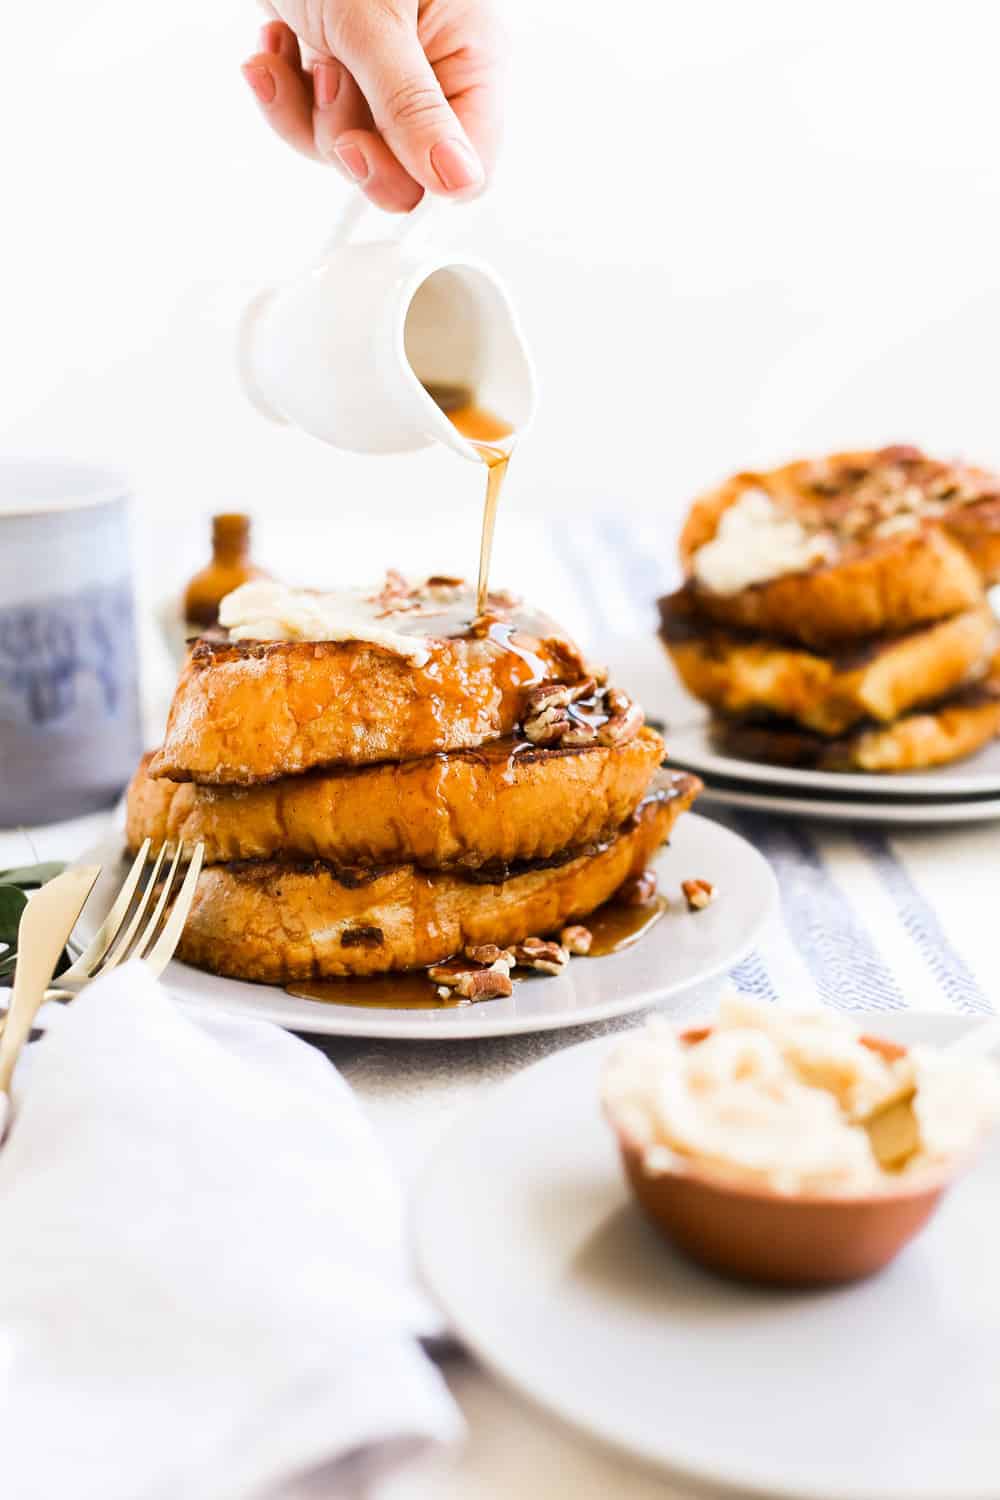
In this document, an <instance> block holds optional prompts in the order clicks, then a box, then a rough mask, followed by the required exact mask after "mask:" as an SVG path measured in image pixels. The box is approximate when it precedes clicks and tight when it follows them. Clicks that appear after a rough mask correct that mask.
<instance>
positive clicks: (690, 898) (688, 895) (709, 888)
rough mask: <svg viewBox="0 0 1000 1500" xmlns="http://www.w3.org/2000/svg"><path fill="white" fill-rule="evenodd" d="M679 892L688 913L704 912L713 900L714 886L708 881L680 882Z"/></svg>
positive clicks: (714, 894)
mask: <svg viewBox="0 0 1000 1500" xmlns="http://www.w3.org/2000/svg"><path fill="white" fill-rule="evenodd" d="M681 890H682V891H683V892H684V899H685V900H686V901H687V904H688V910H689V911H704V909H705V907H706V906H710V905H711V904H712V902H713V901H714V900H715V896H716V890H715V886H714V885H713V884H712V882H711V881H710V880H682V881H681Z"/></svg>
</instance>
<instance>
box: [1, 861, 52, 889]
mask: <svg viewBox="0 0 1000 1500" xmlns="http://www.w3.org/2000/svg"><path fill="white" fill-rule="evenodd" d="M65 868H66V866H65V865H64V864H62V863H61V862H60V861H59V860H57V859H50V860H48V861H46V863H44V864H40V865H20V866H19V867H18V868H17V869H16V870H0V882H2V883H3V884H4V885H19V886H20V887H21V889H22V890H24V891H30V890H34V888H35V887H36V886H39V885H45V884H46V882H47V881H49V880H55V878H56V876H57V875H61V874H62V872H63V870H65Z"/></svg>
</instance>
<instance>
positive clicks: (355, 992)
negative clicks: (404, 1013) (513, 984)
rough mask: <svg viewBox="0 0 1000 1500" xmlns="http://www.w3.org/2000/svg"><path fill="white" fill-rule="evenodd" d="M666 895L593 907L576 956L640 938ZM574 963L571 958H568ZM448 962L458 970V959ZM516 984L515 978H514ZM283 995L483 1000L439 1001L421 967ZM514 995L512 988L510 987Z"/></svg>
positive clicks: (603, 953)
mask: <svg viewBox="0 0 1000 1500" xmlns="http://www.w3.org/2000/svg"><path fill="white" fill-rule="evenodd" d="M667 905H668V903H667V898H666V897H665V896H656V897H654V898H653V900H652V901H647V902H644V903H643V905H642V906H620V905H617V904H616V903H615V902H613V901H609V902H607V903H606V904H605V905H604V906H601V907H598V909H597V911H595V912H594V913H593V914H592V915H591V916H589V917H586V918H585V919H584V920H583V922H582V923H581V924H580V925H582V926H584V927H587V928H589V929H590V931H591V932H592V933H593V935H594V941H593V943H592V944H591V948H590V952H589V953H587V954H580V955H578V956H579V957H581V958H583V957H586V958H606V957H607V956H608V954H611V953H620V952H622V950H623V949H625V948H631V947H633V946H634V945H635V944H636V943H638V942H640V941H641V939H642V938H644V937H645V936H646V934H647V933H648V932H649V931H650V930H651V929H652V928H653V927H655V926H656V924H657V922H658V921H659V920H660V918H661V917H662V916H663V913H664V912H665V911H666V910H667ZM570 962H571V963H576V962H577V959H576V958H573V959H571V960H570ZM449 963H450V964H451V965H452V966H453V967H454V968H455V969H456V970H460V969H461V968H462V967H463V965H462V962H461V960H460V959H450V960H449ZM521 973H522V975H523V976H524V977H530V978H533V979H536V980H542V979H546V978H549V977H551V976H549V975H542V974H537V975H533V974H530V971H525V970H522V971H521ZM518 982H521V981H520V980H519V981H518ZM285 993H286V994H287V995H294V996H295V997H296V998H297V999H300V1000H319V1001H321V1002H322V1003H323V1004H324V1005H357V1006H360V1007H362V1008H364V1007H370V1008H373V1009H383V1010H455V1009H456V1008H457V1007H458V1006H460V1005H473V1004H479V1005H485V1004H487V1003H488V1002H486V1001H483V1000H480V1001H472V1000H463V999H461V998H460V997H459V996H457V995H452V994H450V995H449V996H448V997H447V998H446V999H442V998H441V996H440V995H439V994H438V987H437V985H436V984H434V983H433V982H432V981H431V980H430V979H428V978H427V975H426V973H425V972H424V970H422V969H419V970H417V971H416V972H412V973H407V974H376V975H374V976H373V977H372V978H371V979H316V980H304V981H303V982H302V983H300V984H288V985H286V986H285ZM515 993H516V991H515Z"/></svg>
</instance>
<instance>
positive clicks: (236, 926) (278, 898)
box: [178, 771, 701, 984]
mask: <svg viewBox="0 0 1000 1500" xmlns="http://www.w3.org/2000/svg"><path fill="white" fill-rule="evenodd" d="M700 788H701V783H700V782H699V780H698V778H697V777H696V776H690V775H687V774H686V773H683V772H677V771H673V772H659V773H657V777H656V778H655V783H654V786H653V787H652V788H651V789H650V793H649V795H648V797H647V798H646V799H645V800H644V801H643V802H642V803H641V804H640V805H639V807H638V808H637V809H636V811H635V812H634V813H633V814H632V815H631V817H630V818H629V819H627V820H626V822H625V823H624V825H623V826H622V828H621V829H620V830H619V831H618V832H617V834H616V836H615V837H614V838H612V839H611V841H610V842H609V843H607V844H605V845H603V846H598V847H596V848H594V849H593V850H590V851H588V852H586V853H583V854H576V855H575V857H573V858H571V859H569V860H566V861H565V862H559V861H558V860H556V861H555V862H552V861H550V862H548V863H546V864H545V865H544V866H542V867H536V868H532V867H530V866H529V867H528V868H523V869H522V870H521V872H518V871H517V870H515V871H512V872H511V874H510V875H509V877H508V878H507V879H506V880H503V881H500V882H492V881H487V882H482V881H476V880H471V879H469V878H468V876H459V875H455V874H451V873H440V872H438V873H429V872H426V871H422V870H419V869H417V868H416V867H415V866H414V865H412V864H400V865H394V866H392V867H391V868H388V869H371V870H368V871H358V870H345V869H338V868H337V867H335V866H332V865H327V864H319V863H316V864H311V865H310V864H307V865H296V864H283V863H280V862H277V861H264V862H260V863H245V864H234V865H210V866H207V867H206V868H205V869H204V870H202V873H201V875H200V877H199V880H198V887H197V892H196V895H195V900H194V905H193V907H192V909H191V914H190V916H189V917H188V920H187V924H186V926H185V928H184V932H183V935H182V937H181V942H180V948H179V950H178V957H179V958H181V959H182V960H183V961H184V962H186V963H189V964H193V965H194V966H195V967H197V968H202V969H208V970H210V971H212V972H213V973H216V974H225V975H228V976H229V977H231V978H234V979H247V980H254V981H258V982H261V983H265V984H285V983H289V982H291V981H294V980H303V979H322V978H343V977H346V976H348V975H358V976H361V975H371V974H385V973H391V972H395V971H399V970H406V969H418V968H423V967H425V966H426V965H429V964H434V963H439V962H442V961H443V960H444V959H446V958H449V957H450V956H451V955H453V954H455V953H461V952H462V950H463V949H464V948H465V947H466V946H468V945H472V944H474V945H480V944H486V943H496V944H498V945H500V946H504V945H506V944H508V943H516V942H521V941H523V940H524V939H525V938H527V937H533V936H537V935H542V934H545V933H549V932H554V931H556V930H557V929H558V928H559V927H561V926H562V925H563V924H564V923H566V922H571V921H574V920H576V919H578V918H583V917H586V916H588V915H589V914H590V913H591V912H592V911H594V910H595V909H596V908H597V907H598V906H601V905H602V904H603V903H604V902H605V901H607V900H608V899H609V897H611V896H612V895H613V894H614V892H615V891H616V890H617V889H618V887H619V886H620V885H621V884H622V883H623V882H624V881H625V880H627V879H628V878H629V877H630V876H632V875H635V874H639V873H640V872H641V871H642V870H644V869H645V867H646V865H647V863H648V861H649V860H650V858H651V857H652V855H653V854H654V853H655V852H656V850H657V849H658V848H659V846H660V845H661V844H662V843H664V841H665V840H666V839H667V838H668V837H669V834H670V830H671V829H672V828H673V826H674V824H675V822H676V821H677V819H678V817H679V816H680V815H681V813H682V812H684V811H685V809H686V808H688V807H690V805H691V803H692V802H693V801H694V799H695V797H696V795H697V793H698V791H699V790H700Z"/></svg>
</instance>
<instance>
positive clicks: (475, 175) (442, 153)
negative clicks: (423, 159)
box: [431, 141, 483, 193]
mask: <svg viewBox="0 0 1000 1500" xmlns="http://www.w3.org/2000/svg"><path fill="white" fill-rule="evenodd" d="M431 166H432V167H433V168H434V170H435V172H436V173H437V174H438V177H439V178H440V179H441V186H442V187H443V188H444V190H445V192H448V193H458V192H461V191H462V189H463V188H470V187H477V186H478V185H479V183H481V182H482V180H483V164H482V162H481V161H480V160H479V158H478V157H477V156H476V155H474V153H473V152H472V151H470V150H469V148H468V146H467V145H466V144H465V142H464V141H438V143H437V145H436V146H432V147H431Z"/></svg>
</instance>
